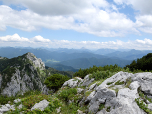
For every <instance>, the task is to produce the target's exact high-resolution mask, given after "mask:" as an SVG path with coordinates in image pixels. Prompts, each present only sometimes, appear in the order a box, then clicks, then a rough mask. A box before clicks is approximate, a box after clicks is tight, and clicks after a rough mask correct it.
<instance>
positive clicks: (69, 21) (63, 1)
mask: <svg viewBox="0 0 152 114" xmlns="http://www.w3.org/2000/svg"><path fill="white" fill-rule="evenodd" d="M3 2H4V3H8V4H11V3H12V4H22V5H24V6H25V7H27V8H28V9H26V10H21V11H16V10H14V9H11V8H10V7H8V6H6V5H1V6H0V23H3V24H1V25H0V30H5V29H6V26H11V27H13V28H17V29H21V30H25V31H33V30H37V29H41V28H43V27H44V28H49V29H53V30H57V29H68V30H75V31H78V32H86V33H89V34H94V35H96V36H101V37H117V36H124V35H126V34H128V33H138V30H137V29H136V28H135V23H134V22H133V21H132V20H130V19H128V18H127V16H126V15H125V14H123V13H119V12H118V11H117V7H116V6H114V5H110V4H109V3H108V2H107V1H105V0H83V1H82V0H78V1H73V0H72V1H71V0H55V1H54V0H44V1H40V0H32V1H31V0H14V1H13V2H12V0H5V1H3ZM111 9H112V10H111ZM115 11H116V12H115Z"/></svg>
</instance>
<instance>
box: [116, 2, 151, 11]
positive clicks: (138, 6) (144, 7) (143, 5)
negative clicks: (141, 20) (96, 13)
mask: <svg viewBox="0 0 152 114" xmlns="http://www.w3.org/2000/svg"><path fill="white" fill-rule="evenodd" d="M114 2H115V3H117V4H119V5H120V4H121V5H122V4H126V5H131V6H132V7H133V8H134V9H135V10H137V11H140V13H141V14H152V7H151V4H152V0H114Z"/></svg>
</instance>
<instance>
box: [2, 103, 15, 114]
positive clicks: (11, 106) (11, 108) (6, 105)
mask: <svg viewBox="0 0 152 114" xmlns="http://www.w3.org/2000/svg"><path fill="white" fill-rule="evenodd" d="M9 110H15V107H14V105H10V104H5V105H2V106H1V108H0V112H1V113H4V112H7V111H9Z"/></svg>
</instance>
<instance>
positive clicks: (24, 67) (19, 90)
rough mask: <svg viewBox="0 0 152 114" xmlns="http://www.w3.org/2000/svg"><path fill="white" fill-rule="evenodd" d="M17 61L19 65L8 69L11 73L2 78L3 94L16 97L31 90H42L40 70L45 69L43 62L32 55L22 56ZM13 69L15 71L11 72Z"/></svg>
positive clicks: (2, 75)
mask: <svg viewBox="0 0 152 114" xmlns="http://www.w3.org/2000/svg"><path fill="white" fill-rule="evenodd" d="M17 60H18V63H15V64H12V66H10V68H9V69H8V72H10V73H7V72H6V73H3V74H1V76H0V87H1V94H2V95H7V96H15V95H16V94H23V93H25V92H26V91H29V90H42V88H43V83H42V80H41V77H40V70H44V69H45V65H44V63H43V62H42V60H41V59H38V58H36V57H35V56H34V54H32V53H27V54H25V55H23V56H20V57H18V58H17ZM8 62H9V61H8ZM11 68H12V69H13V70H10V69H11ZM4 79H5V80H4ZM45 91H46V89H45Z"/></svg>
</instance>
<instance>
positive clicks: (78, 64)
mask: <svg viewBox="0 0 152 114" xmlns="http://www.w3.org/2000/svg"><path fill="white" fill-rule="evenodd" d="M131 62H132V61H130V60H123V59H118V58H114V59H111V58H101V59H97V58H80V59H73V60H68V61H62V62H60V64H63V65H67V66H72V67H73V68H75V69H77V68H89V67H92V66H93V65H96V66H105V65H114V64H117V65H118V66H120V67H124V66H125V65H127V64H130V63H131Z"/></svg>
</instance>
